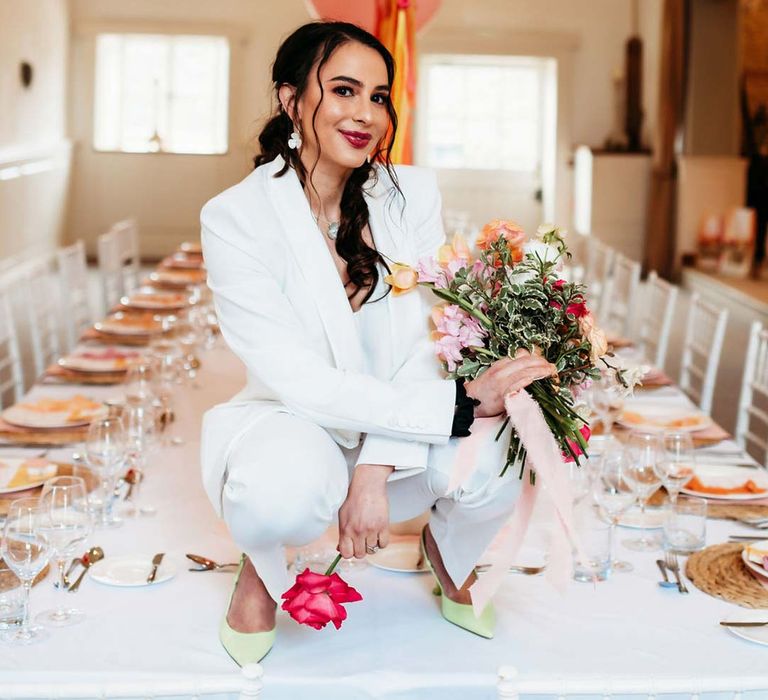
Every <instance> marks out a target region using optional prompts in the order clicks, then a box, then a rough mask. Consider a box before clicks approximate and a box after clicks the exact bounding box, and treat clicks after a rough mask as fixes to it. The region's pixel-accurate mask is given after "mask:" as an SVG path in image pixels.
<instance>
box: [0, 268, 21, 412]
mask: <svg viewBox="0 0 768 700" xmlns="http://www.w3.org/2000/svg"><path fill="white" fill-rule="evenodd" d="M23 393H24V372H23V370H22V366H21V352H20V351H19V336H18V332H17V330H16V324H15V322H14V314H13V313H12V311H11V296H10V294H9V285H8V280H7V278H5V279H1V280H0V408H7V407H8V406H11V405H13V404H14V403H16V402H17V401H18V400H19V399H20V398H21V396H22V394H23Z"/></svg>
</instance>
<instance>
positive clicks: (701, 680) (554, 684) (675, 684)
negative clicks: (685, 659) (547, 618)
mask: <svg viewBox="0 0 768 700" xmlns="http://www.w3.org/2000/svg"><path fill="white" fill-rule="evenodd" d="M496 692H497V697H498V698H499V700H524V699H525V700H527V698H532V697H537V696H538V697H541V696H544V697H546V698H547V700H552V699H554V698H557V700H567V699H568V698H571V697H573V698H574V699H575V698H577V697H578V698H580V699H583V698H590V699H591V698H595V700H597V699H598V698H599V700H613V698H616V700H619V699H620V700H625V698H627V697H631V698H633V700H656V698H661V697H664V698H670V700H707V698H711V700H741V698H742V696H744V700H746V699H747V698H755V699H757V698H762V697H764V695H763V693H768V681H766V678H765V676H764V675H760V674H756V675H753V676H747V675H743V676H732V677H730V678H723V677H718V676H711V677H706V676H705V677H702V676H697V677H688V678H686V677H680V678H664V677H661V678H654V677H653V676H651V675H649V674H648V675H644V676H637V677H625V678H610V679H608V678H606V679H602V678H591V677H585V678H574V679H571V680H567V679H558V678H545V679H541V680H539V679H531V680H527V679H521V678H520V677H519V674H518V672H517V669H516V668H515V667H514V666H502V667H501V668H500V669H499V670H498V681H497V684H496Z"/></svg>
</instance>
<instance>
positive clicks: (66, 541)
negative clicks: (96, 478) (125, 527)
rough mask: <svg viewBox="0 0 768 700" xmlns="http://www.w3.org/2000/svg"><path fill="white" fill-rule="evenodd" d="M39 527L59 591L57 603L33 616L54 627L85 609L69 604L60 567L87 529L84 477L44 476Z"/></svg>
mask: <svg viewBox="0 0 768 700" xmlns="http://www.w3.org/2000/svg"><path fill="white" fill-rule="evenodd" d="M38 529H39V531H40V532H41V533H42V534H43V536H44V537H45V539H46V540H47V542H48V547H49V549H50V555H51V557H52V558H53V559H54V560H55V562H56V567H57V571H58V580H57V581H55V582H54V586H55V587H56V588H57V589H58V590H59V591H61V592H62V593H61V594H60V595H59V604H58V607H57V608H56V609H54V610H44V611H43V612H41V613H38V614H37V617H36V618H35V620H36V621H37V622H41V623H43V624H46V625H51V626H54V627H64V626H66V625H73V624H76V623H78V622H82V621H83V620H84V619H85V613H84V612H83V611H82V610H77V609H76V608H72V607H69V606H68V605H66V604H65V601H66V602H69V597H68V596H67V579H66V576H65V574H64V568H65V566H66V563H67V560H68V559H71V558H72V557H73V556H75V554H76V553H77V552H78V551H79V549H80V548H81V546H82V544H83V542H85V539H86V537H88V534H89V533H90V531H91V517H90V513H89V509H88V494H87V491H86V486H85V481H84V480H83V479H82V478H80V477H76V476H57V477H54V478H52V479H48V481H46V482H45V484H44V485H43V492H42V494H41V496H40V525H39V528H38Z"/></svg>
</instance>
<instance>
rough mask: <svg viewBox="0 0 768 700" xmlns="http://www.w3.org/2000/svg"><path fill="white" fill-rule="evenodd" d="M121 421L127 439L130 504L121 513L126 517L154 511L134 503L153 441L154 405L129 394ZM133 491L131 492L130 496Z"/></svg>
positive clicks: (147, 505)
mask: <svg viewBox="0 0 768 700" xmlns="http://www.w3.org/2000/svg"><path fill="white" fill-rule="evenodd" d="M123 424H124V426H125V432H126V439H127V444H128V448H127V453H126V454H127V458H128V459H127V461H128V465H129V470H128V474H129V475H130V478H128V477H126V480H127V481H128V494H130V495H131V496H132V501H133V502H132V506H131V507H129V508H128V509H127V510H125V511H123V513H122V514H124V515H127V516H129V517H132V516H136V515H139V514H141V515H154V514H155V513H156V512H157V509H156V508H155V507H154V506H152V505H149V504H141V505H137V504H138V501H139V497H140V494H141V487H142V484H143V482H144V479H145V477H146V470H147V462H148V459H147V458H148V455H149V452H150V451H151V449H152V447H153V445H154V438H155V408H154V406H153V405H152V404H151V403H150V402H146V401H142V400H141V399H140V398H139V397H135V396H129V397H128V398H127V399H126V404H125V409H124V410H123ZM134 494H135V496H134Z"/></svg>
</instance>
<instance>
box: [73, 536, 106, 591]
mask: <svg viewBox="0 0 768 700" xmlns="http://www.w3.org/2000/svg"><path fill="white" fill-rule="evenodd" d="M103 558H104V550H103V549H102V548H101V547H91V548H90V549H89V550H88V559H87V560H86V561H84V562H83V570H82V572H81V573H80V576H78V577H77V580H76V581H75V582H74V583H73V584H72V585H71V586H70V587H69V588H68V589H67V590H68V591H69V592H70V593H76V592H77V589H78V588H80V584H81V583H82V580H83V578H84V577H85V575H86V574H87V573H88V569H90V568H91V567H92V566H93V565H94V564H95V563H96V562H97V561H100V560H102V559H103ZM83 559H85V557H83Z"/></svg>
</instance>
